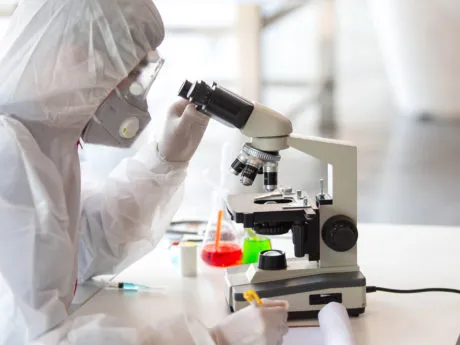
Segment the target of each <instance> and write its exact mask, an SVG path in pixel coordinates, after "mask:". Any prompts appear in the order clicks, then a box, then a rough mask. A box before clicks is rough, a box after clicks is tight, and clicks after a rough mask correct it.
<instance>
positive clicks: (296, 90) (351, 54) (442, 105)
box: [0, 0, 460, 225]
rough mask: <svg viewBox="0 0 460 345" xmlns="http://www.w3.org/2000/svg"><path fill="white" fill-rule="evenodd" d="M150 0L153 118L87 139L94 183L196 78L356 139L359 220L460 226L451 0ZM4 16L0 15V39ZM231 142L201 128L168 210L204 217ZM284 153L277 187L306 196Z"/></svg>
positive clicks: (304, 129)
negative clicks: (126, 141) (117, 137)
mask: <svg viewBox="0 0 460 345" xmlns="http://www.w3.org/2000/svg"><path fill="white" fill-rule="evenodd" d="M3 1H4V3H6V2H5V0H3ZM12 1H13V0H9V2H12ZM156 4H157V6H158V7H159V9H160V12H161V13H162V14H163V17H164V21H165V25H166V28H167V34H166V39H165V41H164V43H163V44H162V45H161V47H160V51H161V53H162V55H163V56H164V57H165V59H166V64H165V66H164V69H163V70H162V71H161V73H160V75H159V78H158V79H157V81H156V82H155V84H154V86H153V88H152V91H151V93H150V95H149V106H150V108H151V113H152V116H153V120H152V123H151V125H150V127H149V129H148V130H147V131H146V132H145V133H144V135H143V137H142V138H141V139H140V140H139V142H138V143H136V147H134V148H133V149H132V150H115V149H109V148H98V147H93V146H90V145H86V146H85V148H84V152H83V154H84V156H85V157H86V159H88V160H90V161H93V162H95V163H97V164H94V166H93V169H94V171H95V172H96V174H97V175H98V177H99V178H101V179H103V178H104V176H106V175H107V174H108V173H109V171H110V170H111V169H112V168H113V167H114V166H115V165H116V163H117V162H118V161H119V160H120V159H122V158H123V157H125V156H128V155H131V154H132V153H133V152H134V151H135V150H136V149H137V147H139V146H140V145H141V144H142V143H144V142H145V140H146V138H147V137H148V136H150V135H154V134H155V133H156V132H158V131H159V130H161V128H162V123H163V119H164V116H165V113H166V109H167V107H168V105H169V104H170V103H171V102H173V101H174V100H175V99H176V95H177V91H178V89H179V87H180V85H181V84H182V82H183V81H184V80H185V79H190V80H197V79H202V80H205V81H208V82H212V81H217V82H219V83H221V84H222V85H224V86H226V87H228V88H230V89H232V90H234V91H236V92H239V93H241V94H242V95H243V96H246V97H249V98H251V99H255V100H258V101H259V102H262V103H264V104H265V105H267V106H269V107H272V108H274V109H276V110H278V111H280V112H283V113H285V114H286V115H287V116H288V117H289V118H290V119H291V120H292V122H293V125H294V130H295V132H297V133H300V134H305V135H321V136H326V137H333V138H340V139H345V140H351V141H353V142H354V143H356V144H357V145H358V151H359V157H358V159H359V201H358V202H359V221H361V222H383V223H405V224H445V225H459V224H460V212H459V211H458V209H459V208H460V200H459V197H458V195H459V194H460V183H459V179H460V155H459V148H460V125H459V123H458V120H457V118H458V117H460V101H459V100H460V68H459V66H460V64H459V61H460V39H459V37H458V35H459V32H460V27H459V26H460V24H459V23H460V3H458V1H457V0H443V1H436V2H435V1H431V2H420V1H416V0H400V1H396V0H394V1H393V0H391V1H390V0H388V1H379V0H373V1H365V0H337V1H332V0H314V1H296V2H292V1H289V0H279V1H278V0H263V1H259V2H258V3H256V4H255V3H254V2H252V1H244V2H242V1H236V0H219V1H207V0H188V1H185V0H157V1H156ZM256 5H257V6H256ZM245 6H246V7H245ZM0 9H1V6H0ZM291 10H292V11H291ZM0 13H1V11H0ZM8 21H9V17H8V16H7V15H6V14H5V11H4V12H3V16H2V17H0V34H7V32H6V26H7V23H8ZM242 23H243V24H242ZM264 23H265V24H266V25H264ZM257 40H259V41H257ZM257 42H259V43H257ZM0 50H1V44H0ZM0 53H1V51H0ZM256 62H257V64H255V63H256ZM254 81H257V82H254ZM331 87H332V89H331ZM324 90H326V91H324ZM330 90H332V91H333V92H327V91H330ZM322 91H323V92H322ZM319 96H321V97H319ZM325 97H326V98H327V97H329V98H328V99H325ZM321 100H322V101H323V102H320V101H321ZM328 100H329V101H330V102H329V103H331V102H332V104H333V107H329V108H328V106H327V104H328V102H327V101H328ZM240 141H241V137H239V135H238V133H236V131H235V130H232V129H229V128H226V127H224V126H222V125H221V124H219V123H215V122H212V123H211V125H210V126H209V129H208V131H207V133H206V136H205V138H204V140H203V142H202V144H201V146H200V148H199V150H198V152H197V154H196V156H195V157H194V158H193V161H192V162H191V164H190V170H189V176H188V179H187V182H186V194H185V198H184V201H183V204H182V207H181V209H180V210H179V212H178V213H177V215H176V218H178V219H189V218H193V219H196V218H198V219H206V218H207V216H208V213H209V212H210V211H211V210H210V209H208V208H207V207H206V206H207V205H209V200H210V197H211V193H212V190H213V188H214V187H213V184H214V185H215V184H218V183H219V178H220V160H221V156H222V145H223V144H224V143H225V142H233V143H239V142H240ZM235 147H236V146H235ZM282 157H283V158H282V163H281V167H280V182H281V184H283V185H290V186H292V187H293V188H294V189H298V188H307V190H308V192H310V193H311V194H314V193H317V192H318V188H319V183H318V180H319V179H320V178H322V177H323V176H324V171H325V167H324V166H323V165H322V164H320V163H319V162H317V161H315V160H314V159H311V158H309V157H305V156H302V155H300V154H299V153H297V152H294V150H288V151H285V152H283V153H282ZM227 183H235V181H231V182H228V181H227Z"/></svg>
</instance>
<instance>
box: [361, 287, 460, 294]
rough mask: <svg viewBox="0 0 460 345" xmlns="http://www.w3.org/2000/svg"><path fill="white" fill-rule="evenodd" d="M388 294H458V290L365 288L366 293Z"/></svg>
mask: <svg viewBox="0 0 460 345" xmlns="http://www.w3.org/2000/svg"><path fill="white" fill-rule="evenodd" d="M377 291H382V292H390V293H420V292H449V293H458V294H460V290H457V289H448V288H425V289H410V290H400V289H388V288H384V287H380V286H366V292H367V293H372V292H377Z"/></svg>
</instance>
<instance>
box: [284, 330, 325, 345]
mask: <svg viewBox="0 0 460 345" xmlns="http://www.w3.org/2000/svg"><path fill="white" fill-rule="evenodd" d="M283 345H324V343H323V335H322V333H321V329H320V328H319V327H296V328H289V332H288V334H286V335H285V336H284V341H283Z"/></svg>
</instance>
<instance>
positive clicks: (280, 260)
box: [259, 249, 287, 271]
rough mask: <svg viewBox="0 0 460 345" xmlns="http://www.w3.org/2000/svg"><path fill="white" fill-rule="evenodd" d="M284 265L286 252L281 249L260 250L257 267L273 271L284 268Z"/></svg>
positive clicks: (285, 264)
mask: <svg viewBox="0 0 460 345" xmlns="http://www.w3.org/2000/svg"><path fill="white" fill-rule="evenodd" d="M286 267H287V263H286V254H284V252H283V251H282V250H277V249H269V250H264V251H262V252H260V254H259V269H261V270H268V271H275V270H284V269H285V268H286Z"/></svg>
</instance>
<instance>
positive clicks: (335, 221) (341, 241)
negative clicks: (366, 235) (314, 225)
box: [322, 215, 358, 252]
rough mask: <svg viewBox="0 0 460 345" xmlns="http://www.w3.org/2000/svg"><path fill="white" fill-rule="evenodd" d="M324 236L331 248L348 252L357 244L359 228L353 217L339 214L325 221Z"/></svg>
mask: <svg viewBox="0 0 460 345" xmlns="http://www.w3.org/2000/svg"><path fill="white" fill-rule="evenodd" d="M322 236H323V241H324V243H326V245H327V246H328V247H329V248H331V249H333V250H335V251H337V252H346V251H347V250H350V249H351V248H353V247H354V246H355V245H356V242H357V241H358V229H357V228H356V225H355V223H354V222H353V220H352V219H351V218H349V217H347V216H341V215H339V216H334V217H331V218H329V219H328V220H327V221H326V223H324V225H323V230H322Z"/></svg>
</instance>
